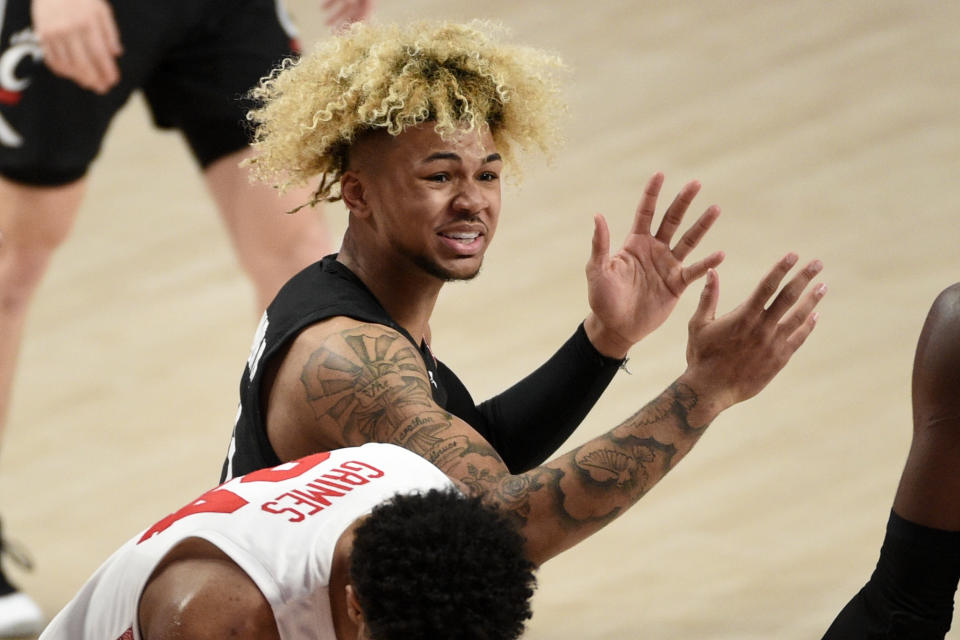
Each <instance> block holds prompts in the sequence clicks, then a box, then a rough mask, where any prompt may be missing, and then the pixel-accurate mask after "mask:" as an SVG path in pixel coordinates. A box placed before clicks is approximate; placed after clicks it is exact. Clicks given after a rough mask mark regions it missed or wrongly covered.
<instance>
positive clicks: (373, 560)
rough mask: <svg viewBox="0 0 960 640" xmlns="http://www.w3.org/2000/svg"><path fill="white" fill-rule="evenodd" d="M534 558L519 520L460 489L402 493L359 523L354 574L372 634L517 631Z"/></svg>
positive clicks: (409, 639) (498, 636)
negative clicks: (527, 551)
mask: <svg viewBox="0 0 960 640" xmlns="http://www.w3.org/2000/svg"><path fill="white" fill-rule="evenodd" d="M533 570H534V566H533V564H532V563H531V562H530V561H529V560H527V558H526V555H525V554H524V550H523V538H522V537H521V535H520V534H519V533H518V532H517V529H516V527H515V526H514V525H513V523H512V522H511V521H510V520H508V519H507V518H506V517H505V516H504V515H503V514H501V513H500V512H499V511H497V510H496V509H494V508H492V507H489V506H486V505H484V504H483V503H482V502H481V501H480V499H479V498H467V497H464V496H463V495H461V494H459V493H456V492H454V491H445V492H444V491H436V490H433V491H430V492H429V493H426V494H414V495H406V496H397V497H395V498H394V499H392V500H390V501H389V502H386V503H384V504H382V505H379V506H378V507H376V508H375V509H374V510H373V512H372V513H371V514H370V517H369V518H367V519H365V520H364V521H363V522H362V523H361V524H360V526H358V527H357V529H356V532H355V537H354V541H353V550H352V552H351V556H350V581H351V585H352V588H353V591H354V593H355V594H356V597H357V600H358V601H359V605H360V609H361V610H362V617H363V621H364V626H365V627H366V630H367V632H368V635H369V637H370V638H371V640H401V639H402V640H428V639H429V640H433V639H436V638H458V639H462V640H481V639H482V640H512V639H513V638H518V637H519V636H520V635H521V634H522V633H523V628H524V622H525V621H526V620H527V619H528V618H529V617H530V615H531V614H530V597H531V596H532V595H533V589H534V587H535V584H536V582H535V578H534V575H533Z"/></svg>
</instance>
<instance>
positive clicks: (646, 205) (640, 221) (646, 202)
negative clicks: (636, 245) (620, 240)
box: [630, 171, 663, 235]
mask: <svg viewBox="0 0 960 640" xmlns="http://www.w3.org/2000/svg"><path fill="white" fill-rule="evenodd" d="M661 186H663V174H662V173H660V172H659V171H658V172H656V173H655V174H653V175H652V176H651V177H650V180H648V181H647V187H646V189H644V191H643V198H642V199H641V200H640V204H639V205H637V213H636V215H635V216H634V217H633V229H631V230H630V233H639V234H643V235H649V234H650V225H651V223H652V222H653V213H654V211H656V209H657V198H658V197H659V196H660V187H661Z"/></svg>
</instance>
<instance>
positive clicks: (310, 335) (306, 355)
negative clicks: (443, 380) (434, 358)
mask: <svg viewBox="0 0 960 640" xmlns="http://www.w3.org/2000/svg"><path fill="white" fill-rule="evenodd" d="M287 359H289V360H292V361H293V362H295V363H299V364H300V365H306V364H308V363H309V362H311V361H313V362H314V363H315V364H316V365H324V366H327V365H329V366H331V367H334V368H336V366H337V365H340V366H344V367H347V369H346V370H345V371H344V373H347V374H358V373H361V372H360V371H359V370H358V369H356V367H367V366H371V365H376V366H378V367H379V366H382V365H387V364H393V365H396V366H398V367H399V368H401V369H404V370H416V371H419V372H421V373H422V375H424V376H426V367H425V366H424V364H423V358H422V356H421V355H420V351H419V350H418V349H417V348H416V346H415V345H414V344H413V342H412V341H411V340H410V339H409V338H408V337H407V336H405V335H404V334H403V333H401V332H400V331H397V330H396V329H394V328H392V327H389V326H387V325H383V324H378V323H373V322H362V321H359V320H355V319H353V318H348V317H345V316H337V317H334V318H330V319H328V320H325V321H323V322H320V323H317V324H314V325H312V326H310V327H308V328H306V329H304V330H303V331H301V332H300V334H299V335H298V336H297V337H296V339H295V340H294V342H293V344H292V345H291V348H290V351H289V352H288V354H287Z"/></svg>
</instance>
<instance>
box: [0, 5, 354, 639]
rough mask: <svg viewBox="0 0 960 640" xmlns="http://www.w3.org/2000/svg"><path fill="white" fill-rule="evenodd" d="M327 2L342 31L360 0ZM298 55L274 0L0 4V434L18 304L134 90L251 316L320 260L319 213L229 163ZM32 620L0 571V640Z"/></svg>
mask: <svg viewBox="0 0 960 640" xmlns="http://www.w3.org/2000/svg"><path fill="white" fill-rule="evenodd" d="M326 4H327V5H329V9H330V10H331V12H332V14H331V18H332V19H333V20H335V21H337V22H342V21H350V20H355V19H359V18H361V17H362V15H363V12H365V11H366V10H367V9H368V5H369V0H329V1H328V2H327V3H326ZM296 49H297V45H296V43H295V41H294V33H293V32H292V30H291V27H290V24H289V20H288V19H287V18H286V16H285V15H284V12H283V7H282V5H281V4H280V0H236V1H232V2H227V1H224V0H174V1H172V2H171V1H159V0H124V1H123V2H114V1H112V0H111V1H110V2H107V1H105V0H3V1H2V2H0V233H2V234H3V236H4V238H5V241H4V246H3V249H2V251H0V292H2V298H0V431H2V426H3V423H4V421H5V418H6V415H7V407H8V403H9V396H10V388H11V383H12V378H13V373H14V369H15V365H16V356H17V352H18V348H19V344H20V340H21V335H22V329H23V324H24V319H25V316H26V314H27V309H28V305H29V302H30V300H31V297H32V295H33V293H34V291H35V290H36V287H37V286H38V284H39V282H40V280H41V278H42V276H43V274H44V272H45V271H46V268H47V265H48V263H49V261H50V257H51V255H52V253H53V251H54V250H55V249H56V248H57V247H58V246H59V245H60V244H61V242H62V241H63V240H64V239H65V237H66V236H67V234H68V232H69V230H70V228H71V226H72V224H73V221H74V218H75V216H76V213H77V210H78V209H79V207H80V203H81V199H82V197H83V193H84V189H85V185H86V180H85V175H86V172H87V170H88V168H89V166H90V164H91V162H92V161H93V160H94V158H95V156H96V155H97V153H98V150H99V148H100V144H101V141H102V139H103V136H104V133H105V131H106V129H107V126H108V125H109V123H110V121H111V120H112V118H113V116H114V115H115V114H116V113H117V111H118V110H119V109H120V108H121V107H122V106H123V104H124V103H125V102H126V101H127V99H128V98H129V96H130V95H131V93H132V92H133V91H134V90H136V89H142V90H143V91H144V94H145V95H146V97H147V101H148V102H149V104H150V108H151V111H152V113H153V117H154V120H155V122H156V124H157V125H158V126H159V127H162V128H167V127H173V128H177V129H179V130H180V131H181V132H182V133H183V134H184V135H185V137H186V139H187V141H188V142H189V144H190V148H191V150H192V152H193V155H194V157H195V159H196V162H197V165H198V167H199V169H200V170H201V171H202V173H203V176H204V180H205V182H206V184H207V187H208V188H209V190H210V192H211V195H212V196H213V198H214V200H215V202H216V204H217V207H218V209H219V210H220V212H221V214H222V216H223V218H224V220H225V222H226V225H227V228H228V229H229V231H230V235H231V239H232V240H233V243H234V245H235V246H236V248H237V254H238V257H239V261H240V263H241V264H242V266H243V267H244V269H245V270H246V271H247V273H248V274H249V275H250V277H251V279H252V280H253V283H254V287H255V289H256V295H257V300H258V302H257V304H258V312H259V310H262V309H263V308H265V306H266V304H267V302H269V301H270V299H271V298H272V297H273V295H274V294H275V293H276V291H277V289H278V288H279V287H280V285H281V284H283V282H285V281H286V280H287V279H288V278H289V277H290V276H291V275H293V274H294V273H296V272H297V271H298V270H299V269H301V268H302V267H304V266H305V265H307V264H309V263H311V262H313V261H314V260H316V259H317V258H319V257H320V256H322V255H324V253H326V251H327V250H328V249H329V239H328V237H327V232H326V230H325V227H324V226H323V224H322V221H321V219H320V218H319V217H318V216H317V215H300V216H282V215H281V214H282V213H283V212H285V211H288V210H290V209H291V208H293V206H294V205H295V204H296V203H298V202H300V201H301V200H302V197H303V196H302V195H301V196H297V195H295V194H288V196H286V198H285V199H278V198H277V197H276V194H275V193H274V192H273V191H272V190H271V189H268V188H265V187H254V186H252V185H250V183H249V181H248V178H247V170H246V169H241V168H240V167H239V166H238V165H239V163H240V162H241V161H242V160H243V159H245V158H246V157H247V156H248V155H249V151H248V147H247V142H248V131H247V129H246V126H245V122H244V116H243V113H244V110H245V107H244V106H243V105H242V104H241V103H240V101H239V100H238V97H239V96H242V95H243V94H245V93H246V92H247V91H248V90H249V89H250V87H252V86H253V85H254V84H256V82H257V81H258V80H259V79H260V78H261V77H262V76H264V75H266V74H267V73H268V72H269V70H270V69H271V68H272V67H273V66H274V65H275V64H277V63H278V62H279V61H280V60H281V59H282V58H284V57H287V56H290V55H292V54H293V53H295V52H296ZM281 246H282V247H283V250H282V251H278V250H277V247H281ZM38 615H39V610H38V609H37V607H36V605H35V604H33V603H32V601H30V600H29V599H28V598H26V596H22V594H19V593H17V592H16V590H15V589H14V588H13V587H12V585H10V584H9V582H8V581H7V579H6V577H5V576H4V575H3V574H2V571H0V636H3V635H4V634H14V635H15V634H17V633H20V632H25V631H29V630H30V629H31V628H35V627H36V626H37V625H38Z"/></svg>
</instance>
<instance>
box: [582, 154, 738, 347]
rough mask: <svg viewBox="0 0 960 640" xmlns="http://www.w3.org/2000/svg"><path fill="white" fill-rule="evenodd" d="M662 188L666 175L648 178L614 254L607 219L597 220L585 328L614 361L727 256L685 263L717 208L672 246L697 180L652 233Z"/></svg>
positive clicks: (697, 187)
mask: <svg viewBox="0 0 960 640" xmlns="http://www.w3.org/2000/svg"><path fill="white" fill-rule="evenodd" d="M662 185H663V174H662V173H656V174H654V175H653V177H651V178H650V181H649V182H648V183H647V187H646V190H645V191H644V194H643V199H642V200H641V201H640V205H639V206H638V207H637V212H636V215H635V217H634V221H633V227H632V228H631V230H630V233H629V234H628V235H627V238H626V240H625V241H624V243H623V246H622V247H621V248H620V250H619V251H617V252H616V253H615V254H613V255H612V256H611V255H610V231H609V229H608V228H607V223H606V220H604V218H603V216H600V215H597V216H596V217H595V218H594V222H595V228H594V233H593V246H592V251H591V253H590V259H589V260H588V261H587V268H586V272H587V297H588V300H589V302H590V309H591V313H590V315H589V316H588V317H587V319H586V321H585V322H584V328H585V329H586V331H587V335H588V336H589V337H590V340H591V342H592V343H593V345H594V347H596V348H597V350H598V351H600V352H601V353H603V354H604V355H607V356H610V357H614V358H622V357H623V356H625V355H626V353H627V351H628V350H629V349H630V347H631V346H633V344H634V343H636V342H637V341H639V340H640V339H641V338H643V337H644V336H645V335H647V334H649V333H650V332H652V331H653V330H654V329H656V328H657V327H659V326H660V325H661V324H663V322H664V321H665V320H666V319H667V317H669V315H670V312H672V311H673V309H674V307H675V306H676V304H677V301H678V300H679V299H680V295H681V294H682V293H683V291H684V290H685V289H686V288H687V285H689V284H690V283H691V282H693V281H694V280H696V279H697V278H700V277H701V276H702V275H703V274H705V273H706V272H707V270H708V269H711V268H714V267H716V266H717V265H719V264H720V263H721V262H722V261H723V257H724V254H723V252H721V251H717V252H714V253H712V254H710V255H709V256H708V257H706V258H704V259H703V260H700V261H699V262H695V263H693V264H691V265H684V264H683V261H684V260H685V259H686V258H687V256H688V255H689V254H690V252H691V251H693V249H694V248H696V246H697V245H698V244H699V242H700V240H701V239H702V238H703V236H704V235H705V234H706V233H707V231H709V230H710V227H711V226H713V223H714V222H715V221H716V219H717V217H718V216H719V215H720V208H719V207H717V206H711V207H709V208H707V210H706V211H705V212H704V213H703V214H702V215H701V216H700V218H699V219H698V220H697V221H696V222H695V223H694V224H693V226H691V227H690V228H689V229H688V230H687V231H686V232H685V233H684V234H683V235H682V236H681V237H680V240H679V241H678V242H677V243H676V244H675V245H674V246H673V247H672V248H671V246H670V243H671V242H672V240H673V236H674V234H675V233H676V231H677V229H678V228H679V226H680V223H681V222H682V221H683V217H684V215H685V214H686V212H687V209H688V208H689V207H690V204H691V203H692V202H693V199H694V197H695V196H696V195H697V192H698V191H700V183H699V182H696V181H694V182H690V183H688V184H687V185H686V186H684V187H683V189H681V190H680V193H679V194H678V195H677V197H676V198H675V199H674V201H673V203H671V205H670V206H669V207H668V208H667V212H666V213H665V214H664V216H663V220H662V221H661V223H660V227H659V229H658V230H657V233H656V235H652V233H651V227H652V223H653V216H654V212H655V210H656V205H657V198H658V197H659V195H660V188H661V186H662Z"/></svg>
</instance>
